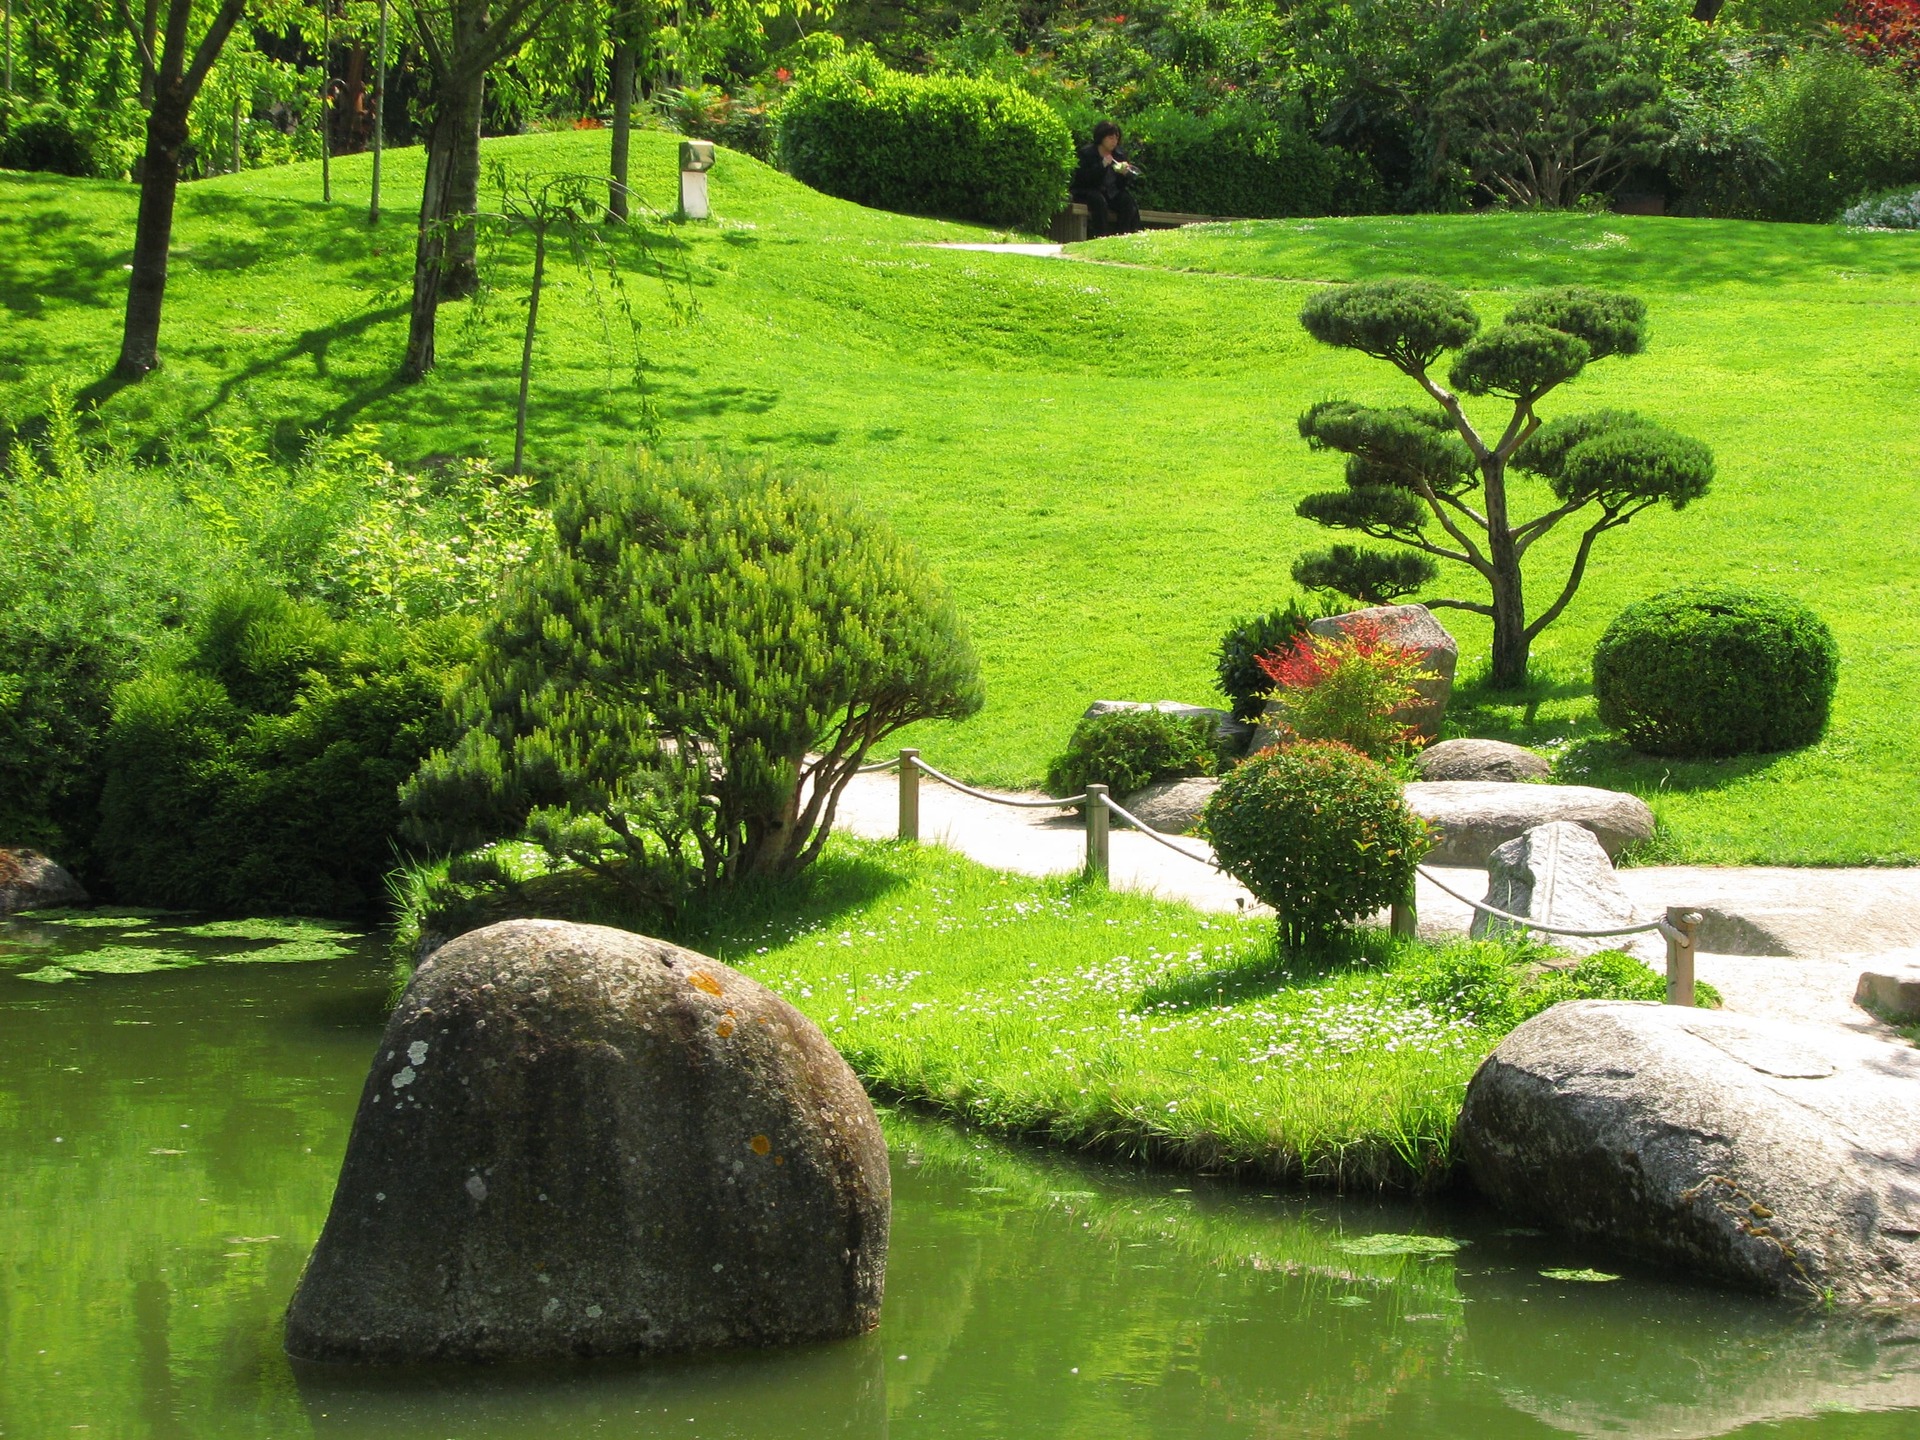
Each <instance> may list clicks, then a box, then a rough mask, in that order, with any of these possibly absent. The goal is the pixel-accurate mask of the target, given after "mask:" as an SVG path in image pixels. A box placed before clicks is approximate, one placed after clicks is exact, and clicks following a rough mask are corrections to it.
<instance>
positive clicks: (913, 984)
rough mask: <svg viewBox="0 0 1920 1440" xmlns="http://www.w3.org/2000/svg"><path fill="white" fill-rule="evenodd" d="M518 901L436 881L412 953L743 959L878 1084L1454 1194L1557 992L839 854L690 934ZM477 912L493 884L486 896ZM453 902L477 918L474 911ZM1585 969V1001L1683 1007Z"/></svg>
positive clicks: (526, 896)
mask: <svg viewBox="0 0 1920 1440" xmlns="http://www.w3.org/2000/svg"><path fill="white" fill-rule="evenodd" d="M495 853H496V855H497V856H498V857H500V858H502V859H503V860H505V862H506V864H507V866H508V869H509V870H510V871H516V872H518V873H519V875H520V877H521V881H520V887H521V888H519V890H518V891H517V893H512V894H503V893H502V892H499V891H497V890H493V891H487V892H482V894H483V898H482V900H481V901H480V903H479V904H478V905H477V906H474V905H471V904H470V903H469V904H468V905H466V906H463V905H462V904H461V903H460V902H459V900H458V899H457V898H453V897H455V896H456V895H457V894H458V892H457V891H450V890H449V889H448V888H446V887H445V886H444V883H440V884H436V883H435V882H433V881H432V880H431V879H430V878H428V872H423V871H414V872H410V876H409V883H410V890H411V894H410V902H409V906H408V913H407V914H405V915H404V916H403V918H402V920H401V924H400V929H399V934H398V936H397V941H396V949H398V950H399V951H400V957H399V959H400V963H399V966H398V971H399V974H400V975H401V976H403V977H404V975H405V974H406V973H408V972H409V971H410V967H411V962H412V958H413V942H414V938H415V937H416V936H417V935H418V934H419V932H420V931H422V930H425V931H428V932H433V933H437V934H440V935H442V936H445V935H450V934H456V933H460V932H462V931H464V930H467V929H471V928H475V927H477V926H479V925H482V924H487V923H491V922H492V921H495V920H499V919H505V918H509V917H512V916H524V915H530V916H545V917H557V918H568V919H575V920H581V921H588V922H592V923H600V924H612V925H617V926H620V927H622V928H629V929H636V930H641V931H645V932H647V933H653V934H660V933H665V934H667V935H669V936H670V938H672V939H674V940H676V941H678V942H679V943H681V944H685V945H688V946H690V947H691V948H693V949H696V950H700V951H702V952H704V953H706V954H710V955H713V956H716V957H718V958H719V959H722V960H725V961H726V962H727V963H729V964H731V965H734V966H736V967H738V968H739V969H741V970H743V971H745V972H746V973H747V974H749V975H752V976H754V977H755V978H757V979H759V980H762V981H764V982H765V983H766V984H768V985H770V986H772V987H773V988H774V989H775V990H777V991H779V992H780V993H781V994H782V995H784V996H785V997H786V998H787V999H788V1000H789V1001H791V1002H792V1003H793V1004H794V1005H796V1006H798V1007H799V1008H800V1009H801V1010H803V1011H804V1012H806V1013H807V1014H808V1015H809V1016H810V1017H811V1018H812V1019H813V1020H815V1021H816V1022H817V1023H818V1024H819V1025H820V1027H821V1028H822V1030H824V1031H825V1032H826V1034H827V1035H828V1037H829V1038H830V1039H832V1041H833V1042H834V1044H835V1045H837V1046H838V1047H839V1048H840V1050H841V1051H842V1053H844V1054H845V1055H846V1056H847V1058H848V1060H849V1061H850V1062H851V1063H852V1065H853V1067H854V1068H855V1069H856V1070H857V1071H858V1072H859V1073H860V1075H861V1077H862V1078H863V1079H864V1080H865V1081H867V1083H868V1084H869V1086H871V1087H872V1088H874V1089H875V1090H876V1091H877V1092H879V1093H883V1094H891V1095H895V1096H900V1097H904V1098H906V1099H909V1100H913V1101H916V1102H919V1103H921V1104H924V1105H927V1106H931V1107H933V1108H935V1109H937V1110H940V1111H943V1112H947V1113H951V1114H954V1115H958V1116H962V1117H964V1118H966V1119H967V1120H969V1121H971V1122H974V1123H976V1124H979V1125H982V1126H985V1127H988V1128H991V1129H996V1130H1003V1131H1009V1132H1013V1133H1018V1134H1026V1135H1036V1136H1041V1137H1044V1138H1046V1139H1048V1140H1052V1141H1055V1142H1060V1143H1064V1144H1068V1145H1073V1146H1081V1147H1086V1148H1092V1149H1098V1150H1101V1151H1104V1152H1107V1153H1115V1154H1121V1155H1126V1156H1130V1157H1151V1158H1154V1159H1157V1160H1161V1161H1165V1162H1168V1163H1172V1164H1176V1165H1180V1166H1183V1167H1186V1168H1191V1169H1218V1168H1223V1167H1224V1168H1237V1169H1246V1170H1249V1171H1254V1172H1258V1173H1262V1174H1266V1175H1271V1176H1274V1177H1276V1178H1281V1179H1286V1180H1291V1181H1301V1180H1304V1181H1306V1182H1308V1183H1312V1184H1317V1185H1328V1186H1336V1187H1339V1188H1343V1189H1355V1188H1371V1187H1375V1186H1386V1187H1392V1188H1401V1189H1422V1188H1427V1187H1430V1186H1433V1185H1435V1184H1438V1183H1440V1182H1442V1181H1443V1180H1445V1179H1446V1177H1447V1175H1448V1173H1449V1171H1450V1169H1451V1165H1452V1154H1453V1128H1454V1122H1455V1120H1456V1118H1457V1117H1458V1115H1459V1111H1460V1102H1461V1099H1462V1097H1463V1095H1464V1093H1465V1087H1466V1083H1467V1081H1468V1080H1469V1079H1470V1078H1471V1077H1472V1074H1473V1072H1474V1069H1475V1068H1476V1067H1477V1066H1478V1065H1479V1063H1480V1060H1481V1059H1482V1057H1484V1056H1485V1055H1486V1054H1487V1052H1488V1051H1490V1050H1491V1049H1492V1048H1493V1046H1494V1045H1495V1044H1496V1043H1497V1042H1498V1041H1499V1038H1500V1037H1501V1036H1502V1035H1504V1034H1505V1033H1506V1032H1507V1030H1509V1029H1510V1028H1512V1026H1513V1025H1514V1024H1515V1023H1517V1021H1518V1020H1519V1019H1520V1018H1522V1017H1523V1016H1524V1015H1526V1014H1530V1013H1533V1012H1534V1011H1537V1010H1538V1009H1540V1008H1542V1007H1543V1006H1544V1005H1545V1004H1547V1003H1549V1002H1550V1000H1551V999H1553V998H1558V996H1559V995H1562V994H1566V993H1569V992H1566V991H1564V990H1562V991H1556V992H1554V993H1552V994H1549V993H1547V992H1545V991H1543V990H1538V989H1533V988H1530V987H1533V986H1538V985H1553V984H1565V983H1567V982H1566V981H1565V980H1563V979H1555V978H1554V977H1545V978H1541V977H1537V976H1536V975H1535V974H1534V972H1533V971H1531V970H1529V969H1528V967H1527V965H1526V963H1525V962H1526V960H1527V956H1528V953H1529V952H1526V951H1524V950H1521V949H1517V948H1514V947H1506V948H1502V947H1499V946H1495V945H1491V944H1481V943H1468V942H1464V941H1462V942H1459V943H1457V944H1455V945H1452V946H1449V947H1445V948H1441V949H1435V948H1433V947H1430V946H1427V945H1424V944H1418V943H1414V942H1399V941H1394V940H1392V939H1390V938H1389V937H1388V936H1387V935H1386V934H1385V933H1384V932H1380V931H1365V932H1361V934H1360V935H1359V936H1358V937H1357V939H1356V940H1355V942H1354V944H1353V945H1352V947H1351V948H1350V949H1349V950H1347V951H1346V952H1344V953H1343V954H1342V955H1340V956H1339V957H1338V958H1335V959H1329V960H1327V961H1325V962H1322V963H1316V962H1308V961H1293V962H1288V961H1285V960H1283V959H1281V958H1280V956H1279V954H1278V952H1277V949H1276V945H1275V932H1274V927H1273V924H1272V922H1271V921H1270V920H1248V919H1242V918H1240V917H1237V916H1221V915H1205V914H1202V913H1201V912H1199V911H1196V910H1193V909H1191V908H1189V907H1187V906H1184V905H1179V904H1174V903H1170V902H1166V901H1161V900H1155V899H1152V898H1149V897H1147V896H1143V895H1139V894H1134V893H1129V892H1124V891H1118V892H1116V891H1109V890H1107V889H1106V888H1104V887H1101V886H1089V885H1086V884H1084V883H1082V882H1080V881H1078V880H1067V879H1053V880H1036V879H1031V878H1028V877H1025V876H1019V875H1009V874H1005V873H1003V872H1000V871H996V870H991V869H988V868H986V867H985V866H982V865H978V864H975V863H974V862H972V861H970V860H966V859H964V858H962V857H961V856H959V855H957V854H955V853H954V852H953V851H950V850H946V849H943V848H940V847H937V846H925V847H922V846H916V845H902V844H898V843H892V842H886V843H882V842H872V841H855V840H846V839H836V840H835V841H834V842H833V843H832V844H831V845H830V847H829V849H828V851H827V853H826V854H825V855H824V856H823V857H822V859H821V860H820V861H819V862H818V863H817V864H816V865H815V866H814V867H813V868H811V869H810V870H808V871H806V872H804V873H803V874H802V875H801V876H800V877H799V878H798V879H797V880H795V881H792V882H790V883H786V884H781V885H777V886H768V887H764V888H759V889H752V888H749V889H746V890H744V891H742V890H733V891H727V892H722V894H721V895H720V896H719V897H718V898H717V899H715V900H713V901H710V902H708V903H707V904H706V905H705V906H704V907H700V908H696V909H694V910H691V911H689V912H688V913H685V914H683V915H681V916H680V917H678V918H677V920H675V921H672V922H667V921H662V920H661V919H660V918H659V917H658V916H638V915H634V914H632V913H630V912H628V911H625V910H623V908H622V905H621V902H620V900H619V897H618V896H617V894H615V893H613V892H610V891H609V889H608V888H607V887H605V886H602V885H599V884H597V883H596V882H595V881H593V880H592V879H591V878H590V877H588V876H586V875H584V874H583V873H581V872H577V871H569V872H562V873H560V874H558V875H551V876H549V875H545V874H544V873H543V867H542V866H540V865H539V864H537V863H536V862H535V861H534V853H533V852H532V851H531V849H530V848H529V849H526V850H520V849H518V848H517V847H503V848H502V849H500V850H498V851H496V852H495ZM469 894H471V892H469ZM450 899H451V900H452V903H449V901H450ZM1628 963H1629V968H1630V969H1632V971H1633V975H1634V977H1636V978H1637V981H1638V985H1637V988H1636V987H1635V985H1634V984H1633V983H1632V982H1631V981H1630V982H1627V983H1621V982H1619V981H1612V980H1607V979H1602V978H1600V977H1599V976H1597V975H1593V976H1592V977H1591V978H1590V977H1589V972H1588V971H1584V970H1583V971H1581V972H1579V975H1578V976H1577V977H1576V979H1578V980H1584V981H1586V982H1587V983H1588V984H1589V985H1590V986H1594V987H1598V988H1590V989H1588V990H1586V991H1584V992H1582V993H1606V994H1614V995H1622V996H1626V995H1634V994H1639V995H1640V998H1646V995H1648V994H1652V993H1657V991H1658V989H1659V987H1660V984H1661V982H1660V981H1659V980H1658V979H1657V978H1656V977H1654V976H1653V975H1652V974H1651V972H1647V971H1645V970H1644V967H1634V966H1632V965H1631V962H1628Z"/></svg>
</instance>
